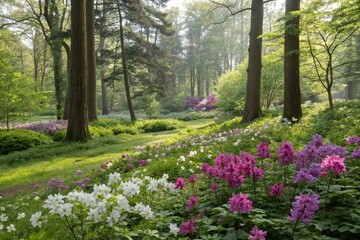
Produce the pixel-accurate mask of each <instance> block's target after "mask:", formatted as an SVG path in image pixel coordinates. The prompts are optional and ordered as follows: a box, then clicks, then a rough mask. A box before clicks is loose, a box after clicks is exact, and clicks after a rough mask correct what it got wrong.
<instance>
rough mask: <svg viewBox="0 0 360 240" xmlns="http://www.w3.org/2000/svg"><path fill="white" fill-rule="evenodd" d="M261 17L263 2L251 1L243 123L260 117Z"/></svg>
mask: <svg viewBox="0 0 360 240" xmlns="http://www.w3.org/2000/svg"><path fill="white" fill-rule="evenodd" d="M263 15H264V6H263V1H262V0H252V3H251V26H250V43H249V65H248V69H247V86H246V99H245V109H244V113H243V118H242V122H243V123H247V122H251V121H252V120H254V119H255V118H258V117H261V115H262V114H261V108H260V87H261V86H260V84H261V68H262V63H261V54H262V39H261V38H259V36H260V35H261V34H262V29H263Z"/></svg>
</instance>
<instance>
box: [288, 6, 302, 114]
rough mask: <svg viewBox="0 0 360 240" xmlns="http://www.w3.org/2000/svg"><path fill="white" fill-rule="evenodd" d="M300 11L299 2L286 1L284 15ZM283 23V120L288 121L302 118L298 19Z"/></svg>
mask: <svg viewBox="0 0 360 240" xmlns="http://www.w3.org/2000/svg"><path fill="white" fill-rule="evenodd" d="M298 10H300V0H286V7H285V15H289V13H290V12H292V11H298ZM288 17H289V19H288V20H286V21H285V45H284V111H283V118H286V119H288V120H292V119H294V118H295V119H297V120H299V119H300V118H301V117H302V111H301V92H300V62H299V57H300V47H299V23H300V17H299V16H295V17H290V16H288Z"/></svg>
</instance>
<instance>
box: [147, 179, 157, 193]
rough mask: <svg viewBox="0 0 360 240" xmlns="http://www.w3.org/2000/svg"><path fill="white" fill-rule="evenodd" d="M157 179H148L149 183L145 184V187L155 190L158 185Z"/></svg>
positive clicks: (148, 189) (150, 190) (151, 190)
mask: <svg viewBox="0 0 360 240" xmlns="http://www.w3.org/2000/svg"><path fill="white" fill-rule="evenodd" d="M159 183H160V182H159V180H156V179H154V178H152V179H150V180H149V184H148V185H147V187H146V189H147V191H149V192H155V191H156V190H158V185H159Z"/></svg>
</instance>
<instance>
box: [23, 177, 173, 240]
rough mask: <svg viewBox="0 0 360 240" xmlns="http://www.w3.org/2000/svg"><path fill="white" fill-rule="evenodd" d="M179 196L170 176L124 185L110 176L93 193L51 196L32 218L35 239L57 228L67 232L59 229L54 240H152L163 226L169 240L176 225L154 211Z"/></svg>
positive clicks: (125, 183) (135, 178)
mask: <svg viewBox="0 0 360 240" xmlns="http://www.w3.org/2000/svg"><path fill="white" fill-rule="evenodd" d="M178 195H179V192H178V191H176V190H174V184H173V183H171V182H168V175H167V174H164V175H163V176H162V177H161V178H160V179H154V178H151V177H148V176H145V177H143V178H138V177H135V176H134V177H132V178H130V179H129V180H127V181H123V180H122V179H121V176H120V174H119V173H117V172H114V173H110V175H109V178H108V182H107V184H99V185H98V184H95V185H94V187H93V190H92V192H90V193H87V192H84V191H83V190H82V191H78V190H72V191H71V192H69V193H67V194H66V195H62V194H53V195H49V196H48V197H47V199H46V200H45V201H44V204H43V205H42V207H41V210H40V211H37V212H35V213H34V214H32V216H31V217H30V221H31V225H32V227H34V229H35V233H33V234H32V236H33V237H35V236H37V237H39V234H41V233H42V229H45V230H46V229H51V228H54V226H57V227H58V228H61V227H62V228H64V231H59V229H56V230H55V231H54V233H53V234H54V235H53V236H51V238H53V239H56V238H61V239H65V237H64V236H68V237H70V238H72V239H104V237H105V236H106V239H122V238H131V237H135V236H139V237H140V236H148V237H150V236H152V235H154V236H158V230H157V229H158V228H161V226H162V227H163V228H164V231H166V232H168V234H162V236H164V237H166V236H167V235H171V234H174V233H176V232H175V230H174V229H176V224H175V223H172V225H169V223H168V222H167V221H168V220H169V218H167V220H166V221H165V220H164V222H162V221H161V219H162V218H163V217H164V216H163V215H164V212H160V211H155V209H156V206H157V205H158V202H159V201H162V203H164V201H170V202H171V199H174V198H178ZM167 199H168V200H167ZM165 205H166V204H165ZM169 205H171V204H170V203H169ZM159 219H160V221H159ZM166 224H167V226H166ZM159 226H160V227H159ZM170 227H171V229H170ZM166 228H167V229H166ZM145 229H146V230H145ZM151 229H153V230H151ZM46 234H49V231H47V232H46ZM59 234H61V236H59ZM47 236H48V235H47Z"/></svg>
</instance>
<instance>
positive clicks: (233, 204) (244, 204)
mask: <svg viewBox="0 0 360 240" xmlns="http://www.w3.org/2000/svg"><path fill="white" fill-rule="evenodd" d="M248 196H249V194H242V193H239V194H238V195H235V194H234V193H233V195H232V197H231V198H230V199H229V204H230V212H235V213H237V212H241V213H249V212H250V211H251V209H252V202H251V200H249V199H248Z"/></svg>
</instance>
